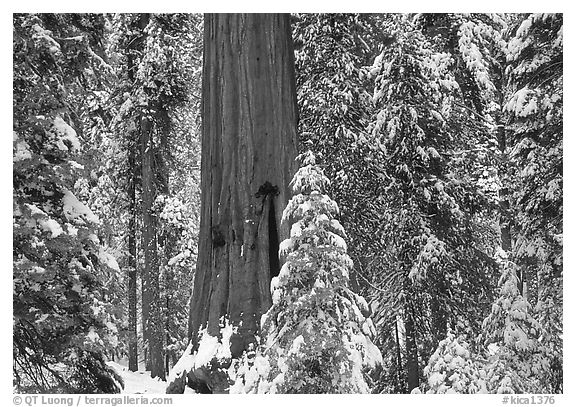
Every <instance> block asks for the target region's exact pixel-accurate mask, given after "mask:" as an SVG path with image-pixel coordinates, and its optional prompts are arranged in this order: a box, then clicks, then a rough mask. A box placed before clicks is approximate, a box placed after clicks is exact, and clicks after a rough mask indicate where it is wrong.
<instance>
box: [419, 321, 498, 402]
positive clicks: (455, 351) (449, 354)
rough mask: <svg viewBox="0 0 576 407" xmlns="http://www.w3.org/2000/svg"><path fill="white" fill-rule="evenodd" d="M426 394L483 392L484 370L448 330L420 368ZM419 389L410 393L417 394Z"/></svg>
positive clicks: (464, 345) (462, 342) (464, 341)
mask: <svg viewBox="0 0 576 407" xmlns="http://www.w3.org/2000/svg"><path fill="white" fill-rule="evenodd" d="M424 376H425V377H426V382H425V383H423V384H422V386H421V388H422V390H423V391H424V392H426V393H466V394H473V393H487V392H488V390H487V387H486V370H485V369H484V368H483V363H482V361H479V360H477V359H476V358H475V357H474V355H473V353H472V352H471V350H470V345H469V344H468V342H467V341H466V340H465V339H464V338H463V337H462V336H457V335H455V334H454V332H453V331H451V330H450V331H448V335H447V336H446V338H445V339H443V340H442V341H440V343H439V344H438V348H437V349H436V351H435V352H434V354H433V355H432V356H431V357H430V360H429V361H428V365H427V366H426V367H425V368H424ZM419 392H420V391H419V390H416V391H413V393H419Z"/></svg>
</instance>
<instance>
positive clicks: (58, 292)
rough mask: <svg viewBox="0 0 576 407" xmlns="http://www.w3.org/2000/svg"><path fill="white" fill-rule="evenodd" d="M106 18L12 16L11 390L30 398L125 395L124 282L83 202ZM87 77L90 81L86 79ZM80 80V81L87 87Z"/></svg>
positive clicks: (92, 215) (97, 223)
mask: <svg viewBox="0 0 576 407" xmlns="http://www.w3.org/2000/svg"><path fill="white" fill-rule="evenodd" d="M100 17H101V16H90V15H54V14H42V15H34V14H28V15H15V16H14V20H13V23H14V40H13V41H14V99H13V101H14V133H13V134H14V150H13V161H14V168H13V182H14V184H13V187H14V189H13V204H14V218H13V220H14V228H13V234H14V250H13V266H14V269H13V282H14V292H13V306H14V335H13V340H14V347H13V355H14V364H13V372H14V385H15V387H16V389H17V390H18V391H25V392H67V393H73V392H89V393H92V392H107V393H114V392H118V391H119V390H120V384H119V382H118V381H117V380H116V378H115V374H114V373H113V371H112V370H111V369H110V368H108V366H106V364H105V356H104V354H105V352H106V353H108V352H107V351H113V350H114V348H115V347H116V346H117V344H118V339H117V336H116V335H117V327H116V325H115V321H116V317H117V316H118V315H117V312H116V310H115V309H114V307H113V305H112V304H110V301H109V300H110V291H109V290H110V288H111V287H110V286H109V285H108V283H107V282H110V281H114V280H115V279H116V278H117V273H118V272H119V269H118V265H117V263H116V261H115V259H114V258H113V257H112V256H111V255H110V254H108V253H107V252H106V251H105V250H104V248H103V247H102V246H101V242H100V239H99V238H98V236H97V229H98V226H99V224H100V220H99V219H98V217H97V216H95V215H94V213H93V212H92V210H91V209H90V208H89V207H88V206H86V205H85V204H84V203H83V202H81V201H80V200H78V198H77V196H76V194H77V192H76V191H77V190H78V189H81V185H82V184H83V182H82V180H83V179H84V183H85V178H87V177H90V175H89V174H86V171H85V169H84V165H83V164H82V151H83V135H82V130H83V127H82V122H80V121H79V118H80V116H81V114H82V109H87V106H86V105H84V104H79V105H76V104H73V103H72V102H73V100H72V98H71V96H70V95H72V94H75V95H78V94H79V93H80V92H83V93H84V94H88V93H90V91H93V90H94V89H93V88H90V84H92V83H94V82H93V81H96V80H97V79H96V77H95V76H91V75H95V74H94V72H95V70H96V66H98V64H99V63H100V62H101V58H100V57H99V56H98V55H97V54H95V52H94V50H93V49H92V47H93V46H94V44H95V43H97V42H98V41H99V39H100V38H101V35H102V30H103V21H102V20H101V18H100ZM83 75H86V76H83ZM82 78H83V80H82Z"/></svg>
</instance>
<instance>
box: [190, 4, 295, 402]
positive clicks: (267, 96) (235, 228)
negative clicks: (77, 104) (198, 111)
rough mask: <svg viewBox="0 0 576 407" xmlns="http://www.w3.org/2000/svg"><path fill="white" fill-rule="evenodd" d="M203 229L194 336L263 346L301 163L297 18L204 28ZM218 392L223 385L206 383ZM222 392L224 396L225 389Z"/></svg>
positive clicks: (213, 19)
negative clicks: (228, 336) (258, 337)
mask: <svg viewBox="0 0 576 407" xmlns="http://www.w3.org/2000/svg"><path fill="white" fill-rule="evenodd" d="M202 120H203V121H202V125H203V128H202V168H201V178H202V181H201V189H202V198H201V220H200V237H199V252H198V264H197V268H196V275H195V279H194V289H193V294H192V299H191V307H190V319H189V336H190V338H191V340H192V341H193V343H194V344H195V347H194V349H193V350H195V349H196V347H197V340H198V338H197V334H198V330H199V329H200V328H202V327H207V329H208V333H210V334H211V335H214V336H217V335H218V334H219V331H220V320H221V317H223V316H224V317H226V318H227V319H228V320H229V322H230V323H231V324H233V325H234V326H236V327H238V333H237V334H236V335H235V336H233V338H232V344H231V351H232V355H233V356H238V355H240V354H241V352H242V351H243V350H244V349H245V348H246V346H247V344H248V343H250V342H252V341H254V334H255V333H256V332H257V331H258V329H259V321H260V316H261V315H262V314H263V313H264V312H266V311H267V310H268V308H269V307H270V305H271V296H270V279H271V277H273V276H275V275H277V274H278V272H279V268H280V261H279V258H278V242H279V241H281V240H282V239H284V238H286V237H288V235H289V230H288V228H287V226H286V225H283V226H281V225H280V220H281V217H282V210H283V209H284V207H285V206H286V204H287V201H288V199H289V197H290V193H289V187H288V184H289V182H290V179H291V177H292V175H293V174H294V158H295V154H296V143H297V136H296V125H297V110H296V94H295V81H294V62H293V49H292V38H291V32H290V23H289V16H288V15H287V14H286V15H282V14H209V15H206V16H205V20H204V71H203V107H202ZM204 381H205V382H206V384H207V385H208V387H209V388H211V390H212V391H218V390H219V389H218V385H217V384H215V383H211V382H210V379H209V378H208V379H206V380H204ZM220 390H221V389H220Z"/></svg>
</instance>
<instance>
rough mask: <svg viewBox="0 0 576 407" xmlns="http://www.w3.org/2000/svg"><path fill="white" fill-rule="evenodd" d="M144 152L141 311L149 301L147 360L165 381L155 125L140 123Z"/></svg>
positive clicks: (151, 367)
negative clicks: (156, 208) (156, 202)
mask: <svg viewBox="0 0 576 407" xmlns="http://www.w3.org/2000/svg"><path fill="white" fill-rule="evenodd" d="M141 137H142V144H141V148H142V150H141V153H142V221H143V230H142V246H143V249H144V273H143V276H142V282H143V287H142V298H143V300H142V311H143V314H144V303H145V301H144V298H145V297H146V298H147V301H146V302H147V303H148V304H147V305H148V307H149V308H148V310H147V311H148V315H147V323H146V330H147V331H148V332H147V338H148V354H147V360H149V362H150V372H151V376H152V377H160V378H161V379H164V378H165V372H164V361H163V356H162V354H163V344H164V324H163V323H162V319H163V318H162V304H161V302H160V267H159V266H160V264H159V259H158V242H157V230H158V220H157V217H156V214H155V213H153V210H152V205H153V204H154V201H155V199H156V173H155V166H154V152H155V148H154V140H153V128H152V122H151V121H150V120H149V119H148V118H147V117H143V118H142V120H141Z"/></svg>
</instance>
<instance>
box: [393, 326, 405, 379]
mask: <svg viewBox="0 0 576 407" xmlns="http://www.w3.org/2000/svg"><path fill="white" fill-rule="evenodd" d="M394 333H395V336H396V372H397V373H398V386H402V388H404V386H403V385H402V384H403V382H404V381H403V380H402V352H401V350H400V335H399V334H398V320H396V321H395V323H394Z"/></svg>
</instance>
